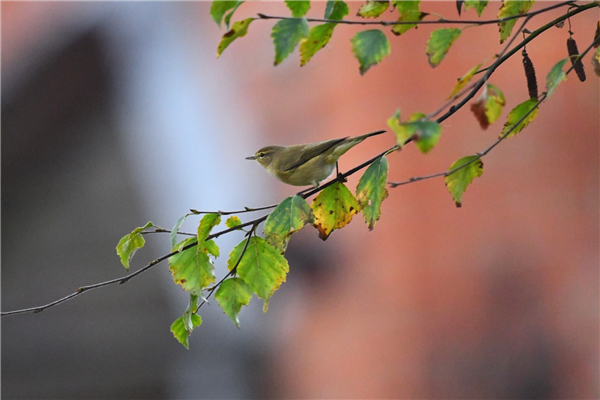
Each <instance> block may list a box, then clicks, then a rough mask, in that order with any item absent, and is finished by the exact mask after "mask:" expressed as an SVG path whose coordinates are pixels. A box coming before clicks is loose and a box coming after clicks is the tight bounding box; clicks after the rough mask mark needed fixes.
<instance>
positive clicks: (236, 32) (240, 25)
mask: <svg viewBox="0 0 600 400" xmlns="http://www.w3.org/2000/svg"><path fill="white" fill-rule="evenodd" d="M254 20H255V18H246V19H245V20H243V21H236V22H234V23H233V26H232V27H231V30H230V31H228V32H226V33H225V34H224V35H223V38H222V39H221V43H219V46H218V47H217V58H219V57H220V56H221V54H223V51H225V49H226V48H227V46H229V45H230V44H231V42H233V41H234V40H235V39H237V38H240V37H244V36H246V34H247V33H248V27H249V26H250V22H252V21H254Z"/></svg>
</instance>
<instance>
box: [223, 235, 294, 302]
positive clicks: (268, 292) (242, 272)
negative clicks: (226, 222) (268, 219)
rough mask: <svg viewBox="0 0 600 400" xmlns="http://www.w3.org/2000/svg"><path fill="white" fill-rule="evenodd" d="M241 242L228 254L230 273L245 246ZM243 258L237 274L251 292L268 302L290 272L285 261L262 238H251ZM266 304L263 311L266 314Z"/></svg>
mask: <svg viewBox="0 0 600 400" xmlns="http://www.w3.org/2000/svg"><path fill="white" fill-rule="evenodd" d="M246 240H248V239H244V240H242V242H241V243H239V244H238V245H237V246H235V247H234V249H233V250H232V251H231V253H230V254H229V260H228V261H227V267H228V268H229V270H230V271H231V270H232V269H233V268H234V267H235V265H236V263H237V262H238V260H240V257H241V256H242V251H243V249H244V247H245V246H246ZM249 240H250V242H249V243H248V247H247V249H246V252H245V253H244V255H243V257H242V258H241V260H240V261H239V265H238V267H237V274H238V276H239V277H240V278H242V279H243V280H244V282H246V283H247V284H248V286H250V288H251V289H252V291H254V293H256V295H257V296H258V297H260V298H261V299H263V300H268V299H269V298H270V297H271V296H272V295H273V293H274V292H275V291H276V290H277V289H279V287H280V286H281V284H282V283H283V282H285V279H286V275H287V273H288V272H289V270H290V267H289V265H288V262H287V260H286V259H285V258H284V257H283V256H282V255H281V254H280V253H279V251H277V249H275V248H274V247H273V246H271V245H270V244H269V243H267V242H266V241H265V240H264V239H263V238H260V237H257V236H252V237H251V238H250V239H249ZM267 304H268V303H267V302H266V301H265V307H264V308H263V310H264V311H265V312H266V307H267Z"/></svg>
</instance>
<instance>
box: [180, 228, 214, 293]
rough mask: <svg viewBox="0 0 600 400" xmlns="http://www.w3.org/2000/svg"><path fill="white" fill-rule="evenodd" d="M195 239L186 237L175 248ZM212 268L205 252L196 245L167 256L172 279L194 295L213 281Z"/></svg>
mask: <svg viewBox="0 0 600 400" xmlns="http://www.w3.org/2000/svg"><path fill="white" fill-rule="evenodd" d="M197 240H198V239H197V238H195V237H193V238H189V239H186V240H184V241H183V242H181V243H179V244H177V245H176V246H175V248H183V247H185V246H187V245H190V244H192V243H195V242H196V241H197ZM205 244H206V242H205ZM214 269H215V267H214V266H213V264H212V263H211V262H210V259H209V258H208V254H207V252H205V251H204V248H199V247H198V246H193V247H190V248H189V249H186V250H183V251H181V252H180V253H178V254H175V255H174V256H171V258H169V270H170V271H171V273H172V275H173V281H174V282H175V283H176V284H179V285H181V287H182V288H183V290H185V291H188V292H190V293H192V294H195V295H200V294H201V293H202V289H203V288H205V287H207V286H208V285H210V284H211V283H213V282H214V281H215V274H214Z"/></svg>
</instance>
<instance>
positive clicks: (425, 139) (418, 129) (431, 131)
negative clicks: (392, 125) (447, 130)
mask: <svg viewBox="0 0 600 400" xmlns="http://www.w3.org/2000/svg"><path fill="white" fill-rule="evenodd" d="M406 125H407V128H408V130H409V131H412V132H414V133H413V136H415V137H416V139H417V142H416V145H417V147H418V148H419V150H421V153H423V154H427V153H429V151H430V150H431V149H433V147H434V146H435V145H436V144H437V142H438V140H440V136H441V134H442V127H441V125H440V124H438V123H437V122H435V121H415V122H409V123H407V124H406Z"/></svg>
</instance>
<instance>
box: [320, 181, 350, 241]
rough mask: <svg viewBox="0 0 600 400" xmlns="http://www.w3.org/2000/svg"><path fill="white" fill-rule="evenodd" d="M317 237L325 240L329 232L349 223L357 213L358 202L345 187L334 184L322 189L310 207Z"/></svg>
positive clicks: (338, 183)
mask: <svg viewBox="0 0 600 400" xmlns="http://www.w3.org/2000/svg"><path fill="white" fill-rule="evenodd" d="M311 207H312V210H313V213H314V215H315V224H314V225H315V227H316V228H317V229H318V230H319V237H320V238H321V239H323V240H327V238H328V237H329V235H330V234H331V232H332V231H333V230H335V229H341V228H343V227H344V226H346V225H347V224H349V223H350V221H351V220H352V217H353V216H354V214H356V213H357V212H358V208H359V205H358V201H357V200H356V198H355V197H354V195H353V194H352V193H351V192H350V190H348V188H347V187H346V185H344V184H343V183H341V182H336V183H334V184H333V185H331V186H328V187H326V188H325V189H323V191H322V192H321V193H319V195H318V196H317V197H315V199H314V200H313V203H312V205H311Z"/></svg>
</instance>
